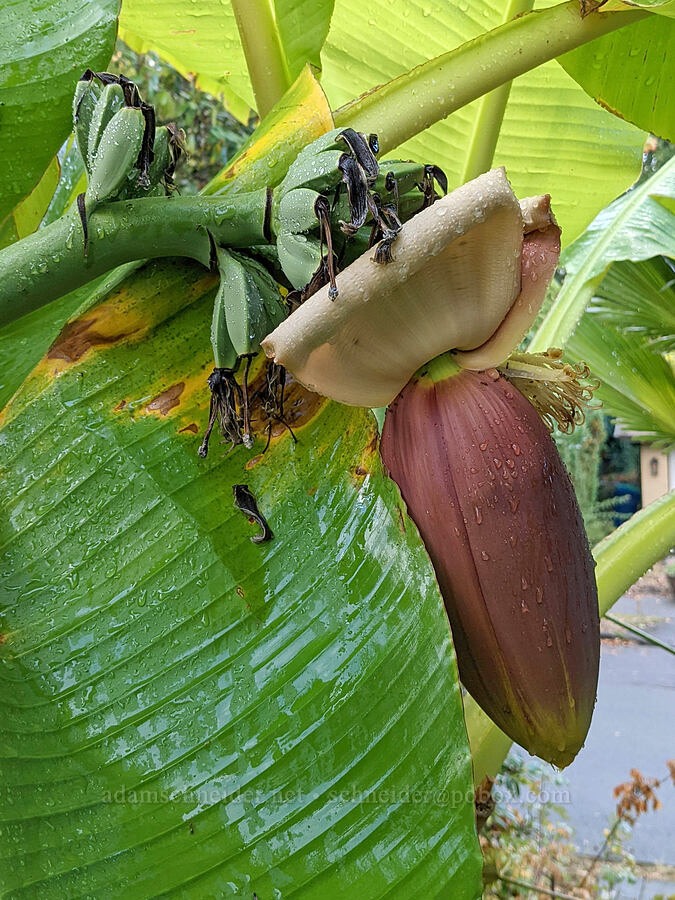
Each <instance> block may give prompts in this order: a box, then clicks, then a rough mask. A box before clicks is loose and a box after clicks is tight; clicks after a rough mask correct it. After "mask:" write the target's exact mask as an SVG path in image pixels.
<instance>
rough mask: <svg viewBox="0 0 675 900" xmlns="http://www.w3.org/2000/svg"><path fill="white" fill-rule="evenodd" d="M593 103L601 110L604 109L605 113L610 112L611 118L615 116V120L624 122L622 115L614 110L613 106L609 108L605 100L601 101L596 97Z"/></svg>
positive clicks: (600, 98)
mask: <svg viewBox="0 0 675 900" xmlns="http://www.w3.org/2000/svg"><path fill="white" fill-rule="evenodd" d="M595 102H596V103H597V104H598V105H599V106H601V107H602V108H603V109H606V110H607V112H611V114H612V115H613V116H616V117H617V118H619V119H623V120H624V121H625V119H626V117H625V116H624V115H623V113H620V112H619V110H618V109H615V108H614V107H613V106H610V105H609V103H607V102H606V101H605V100H603V99H602V97H596V98H595Z"/></svg>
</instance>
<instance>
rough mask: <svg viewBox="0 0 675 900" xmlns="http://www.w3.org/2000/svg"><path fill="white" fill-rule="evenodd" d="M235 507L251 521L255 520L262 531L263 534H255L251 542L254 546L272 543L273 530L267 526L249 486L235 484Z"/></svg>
mask: <svg viewBox="0 0 675 900" xmlns="http://www.w3.org/2000/svg"><path fill="white" fill-rule="evenodd" d="M232 493H233V494H234V505H235V506H236V507H237V509H240V510H241V511H242V512H243V513H244V515H246V516H248V517H249V519H253V520H254V521H255V522H256V523H257V524H258V525H259V526H260V528H261V529H262V534H254V535H253V537H252V538H251V540H252V541H253V543H254V544H262V543H263V542H264V541H271V540H272V538H273V537H274V535H273V533H272V529H271V528H270V526H269V525H268V524H267V521H266V520H265V517H264V516H263V514H262V513H261V512H260V510H259V509H258V502H257V500H256V499H255V497H254V496H253V494H252V493H251V491H250V490H249V487H248V485H247V484H235V485H233V486H232Z"/></svg>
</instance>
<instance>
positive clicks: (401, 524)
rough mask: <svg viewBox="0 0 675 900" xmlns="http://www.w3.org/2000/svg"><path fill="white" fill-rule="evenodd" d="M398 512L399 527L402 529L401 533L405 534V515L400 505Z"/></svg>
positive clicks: (397, 508)
mask: <svg viewBox="0 0 675 900" xmlns="http://www.w3.org/2000/svg"><path fill="white" fill-rule="evenodd" d="M396 512H397V514H398V527H399V528H400V529H401V534H405V517H404V516H403V511H402V510H401V507H400V506H397V507H396Z"/></svg>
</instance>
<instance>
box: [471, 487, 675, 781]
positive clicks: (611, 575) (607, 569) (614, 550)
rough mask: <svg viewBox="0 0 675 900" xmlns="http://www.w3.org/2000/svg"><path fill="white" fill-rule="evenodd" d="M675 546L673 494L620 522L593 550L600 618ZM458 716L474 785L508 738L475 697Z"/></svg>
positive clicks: (498, 758)
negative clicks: (462, 724) (461, 719)
mask: <svg viewBox="0 0 675 900" xmlns="http://www.w3.org/2000/svg"><path fill="white" fill-rule="evenodd" d="M674 546H675V492H673V491H671V492H670V493H668V494H666V495H665V496H663V497H660V498H659V499H658V500H655V501H654V502H653V503H650V504H649V506H646V507H645V508H644V509H641V510H640V511H639V512H637V513H635V515H634V516H631V518H630V519H629V520H628V521H627V522H624V523H623V525H620V526H619V528H617V529H616V531H613V532H612V534H610V535H608V536H607V537H606V538H604V539H603V540H602V541H600V543H599V544H596V546H595V547H594V548H593V556H594V557H595V561H596V563H597V568H596V572H595V575H596V579H597V582H598V606H599V608H600V615H601V616H603V615H604V614H605V613H606V612H607V611H608V610H609V609H611V608H612V606H613V605H614V604H615V603H616V601H617V600H618V599H619V597H621V596H622V594H623V593H624V592H625V591H626V590H628V588H629V587H630V586H631V585H632V584H634V583H635V582H636V581H637V579H638V578H639V577H640V576H641V575H643V574H644V573H645V572H646V571H647V569H648V568H649V567H650V566H653V565H654V563H655V562H658V561H659V560H660V559H662V558H663V557H664V556H665V555H666V554H667V553H668V551H669V550H670V549H672V548H673V547H674ZM464 719H465V722H466V730H467V734H468V737H469V745H470V747H471V756H472V758H473V767H474V780H475V783H476V784H480V782H481V781H482V780H483V778H485V776H486V775H490V776H493V777H494V776H495V775H496V774H497V772H498V771H499V769H500V768H501V765H502V763H503V762H504V760H505V758H506V755H507V753H508V752H509V749H510V747H511V740H510V738H508V737H507V736H506V735H505V734H504V733H503V732H502V731H501V730H500V729H499V728H497V726H496V725H495V724H494V723H493V722H491V721H490V719H489V718H488V717H487V716H486V715H485V713H484V712H483V710H482V709H481V708H480V707H479V706H478V704H477V703H476V701H475V700H474V699H473V698H472V697H470V696H469V695H468V694H467V695H465V697H464Z"/></svg>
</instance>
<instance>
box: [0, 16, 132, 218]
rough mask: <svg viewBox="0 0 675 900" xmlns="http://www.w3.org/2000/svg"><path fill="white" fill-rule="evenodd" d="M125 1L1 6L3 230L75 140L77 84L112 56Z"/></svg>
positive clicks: (0, 213)
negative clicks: (67, 143) (72, 131)
mask: <svg viewBox="0 0 675 900" xmlns="http://www.w3.org/2000/svg"><path fill="white" fill-rule="evenodd" d="M119 6H120V0H77V2H72V0H53V2H49V3H45V2H40V3H39V2H36V0H17V2H13V3H3V4H0V158H1V159H2V164H3V177H2V182H1V183H0V225H1V224H2V223H3V221H4V220H5V218H6V217H7V216H8V215H9V214H10V213H11V211H12V209H13V208H14V207H15V206H16V205H17V204H18V203H19V201H20V200H22V198H23V197H25V196H26V195H27V194H29V193H30V192H31V190H32V189H33V188H34V187H35V185H36V184H37V182H38V181H39V180H40V178H41V177H42V175H43V173H44V172H45V170H46V168H47V166H48V164H49V162H50V160H51V159H52V157H53V156H54V155H55V153H56V151H57V150H58V149H59V147H60V146H61V144H62V143H63V141H64V140H65V139H66V137H67V136H68V134H69V132H70V129H71V127H72V124H71V105H72V98H73V90H74V88H75V83H76V81H77V79H78V78H79V76H80V75H81V74H82V72H83V70H84V69H86V68H87V66H89V67H90V68H93V69H102V68H104V67H105V66H106V65H107V64H108V61H109V59H110V56H111V54H112V50H113V45H114V41H115V34H116V29H117V14H118V12H119Z"/></svg>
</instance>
